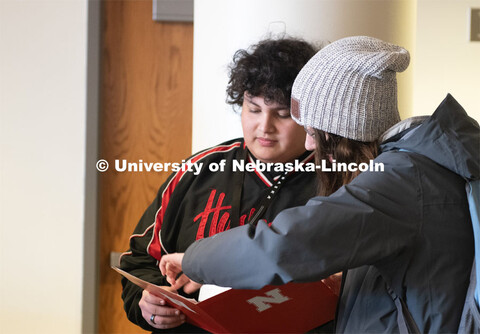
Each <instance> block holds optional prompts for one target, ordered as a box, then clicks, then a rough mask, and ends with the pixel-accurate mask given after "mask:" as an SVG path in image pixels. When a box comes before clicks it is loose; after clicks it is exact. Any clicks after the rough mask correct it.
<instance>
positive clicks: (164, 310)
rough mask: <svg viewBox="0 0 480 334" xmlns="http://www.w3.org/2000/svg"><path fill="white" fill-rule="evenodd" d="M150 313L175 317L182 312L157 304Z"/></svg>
mask: <svg viewBox="0 0 480 334" xmlns="http://www.w3.org/2000/svg"><path fill="white" fill-rule="evenodd" d="M152 313H153V314H156V315H158V316H162V317H166V318H176V317H179V316H181V315H182V314H183V313H182V312H181V311H180V310H177V309H176V308H174V307H171V306H157V307H155V308H154V309H153V311H152Z"/></svg>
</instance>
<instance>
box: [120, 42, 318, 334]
mask: <svg viewBox="0 0 480 334" xmlns="http://www.w3.org/2000/svg"><path fill="white" fill-rule="evenodd" d="M315 52H316V50H315V48H314V47H313V46H312V45H310V44H309V43H306V42H304V41H302V40H298V39H293V38H286V39H278V40H272V39H269V40H264V41H261V42H260V43H258V44H257V45H254V46H252V47H251V48H249V49H248V50H239V51H237V52H236V53H235V55H234V57H233V62H232V64H231V66H230V81H229V84H228V88H227V95H228V98H227V102H228V103H230V104H232V105H234V106H237V107H241V122H242V129H243V134H244V138H238V139H233V140H230V141H227V142H224V143H222V144H220V145H217V146H215V147H212V148H209V149H206V150H204V151H201V152H199V153H196V154H194V155H193V156H191V157H190V158H189V159H188V161H187V163H192V164H193V163H195V164H197V165H199V166H200V165H201V166H202V168H201V171H200V172H199V173H196V172H195V171H193V170H192V171H189V170H186V171H182V170H180V171H178V172H176V173H173V174H172V175H170V177H169V178H168V179H167V181H166V182H165V183H164V184H163V185H162V186H161V187H160V190H159V192H158V195H157V197H156V198H155V200H154V201H153V203H152V204H151V205H150V207H149V208H148V209H147V210H146V212H145V213H144V215H143V217H142V218H141V219H140V222H139V223H138V225H137V227H136V228H135V231H134V233H133V235H132V237H131V238H130V249H129V250H128V251H127V252H125V253H124V254H123V255H122V257H121V268H122V269H123V270H125V271H127V272H129V273H131V274H133V275H135V276H137V277H140V278H142V279H144V280H146V281H149V282H152V283H154V284H157V285H161V286H167V285H168V283H167V281H166V278H165V277H164V276H162V275H161V273H160V271H159V268H158V265H157V264H158V261H159V260H160V259H161V257H162V255H164V254H168V253H173V252H184V251H185V250H186V249H187V247H188V246H189V245H190V244H192V243H193V242H194V241H195V240H198V239H202V238H205V237H208V236H212V235H214V234H217V233H220V232H223V231H225V230H228V229H231V228H234V227H237V226H241V225H245V224H247V223H251V222H252V220H257V219H260V218H261V219H265V220H267V221H272V220H273V218H274V217H275V216H276V215H277V213H279V212H280V211H281V210H283V209H285V208H288V207H293V206H298V205H303V204H305V203H306V202H307V200H308V199H309V198H310V197H312V196H313V195H314V194H315V187H314V184H315V173H314V172H291V173H289V174H288V175H286V174H285V173H282V172H280V171H275V170H270V171H265V170H262V169H261V168H260V167H259V166H260V165H259V164H258V163H259V162H261V163H276V164H277V165H278V164H279V163H280V164H284V163H291V162H293V161H295V160H299V161H301V162H308V161H313V159H314V157H313V153H312V152H309V151H306V150H305V147H304V142H305V131H304V129H303V127H301V126H299V125H297V124H296V123H295V121H294V120H293V119H292V118H291V117H290V94H291V89H292V84H293V81H294V79H295V77H296V75H297V74H298V72H299V71H300V69H301V68H302V67H303V65H304V64H305V63H306V62H307V61H308V60H309V59H310V58H311V57H312V56H313V55H314V54H315ZM234 161H235V162H236V163H237V166H238V163H241V164H242V163H249V162H250V163H252V166H253V167H254V168H253V170H244V171H236V172H235V171H234V168H233V167H234ZM222 164H223V168H222V170H218V171H217V172H212V171H211V170H210V169H209V166H211V165H216V166H222ZM282 178H284V181H283V182H282V186H281V189H280V190H278V193H279V194H280V195H279V196H276V197H275V198H274V199H273V200H271V201H269V202H268V203H267V205H265V199H266V198H267V194H269V193H270V192H271V190H272V189H273V188H274V187H275V186H278V184H277V182H279V179H282ZM122 284H123V295H122V297H123V300H124V307H125V310H126V313H127V316H128V318H129V319H130V320H131V321H132V322H134V323H135V324H137V325H139V326H140V327H142V328H144V329H146V330H150V331H154V332H157V331H162V332H166V331H167V332H168V331H170V332H175V333H181V332H189V333H191V332H199V331H201V329H199V328H197V327H194V326H192V325H190V324H187V323H185V316H184V315H183V314H181V313H180V312H179V311H178V310H176V309H174V308H171V307H169V306H166V303H165V301H164V300H163V299H162V298H159V297H156V296H154V295H152V294H150V293H149V292H147V291H145V290H142V289H141V288H140V287H138V286H136V285H134V284H132V283H130V282H129V281H127V280H126V279H124V280H123V281H122ZM178 293H180V294H182V295H186V294H185V293H184V292H183V291H182V290H179V291H178ZM190 297H196V295H193V296H192V295H190Z"/></svg>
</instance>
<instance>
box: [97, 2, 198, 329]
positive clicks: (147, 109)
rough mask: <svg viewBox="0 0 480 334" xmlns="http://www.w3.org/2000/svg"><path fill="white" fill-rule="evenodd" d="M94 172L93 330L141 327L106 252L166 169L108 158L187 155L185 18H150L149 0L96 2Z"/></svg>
mask: <svg viewBox="0 0 480 334" xmlns="http://www.w3.org/2000/svg"><path fill="white" fill-rule="evenodd" d="M102 19H103V23H102V26H103V28H102V29H103V31H102V44H103V46H102V72H101V73H102V79H101V80H102V81H101V82H102V86H101V89H102V93H101V96H102V102H101V105H102V108H101V125H100V138H101V139H100V154H101V156H100V157H101V158H103V159H106V160H107V161H108V162H109V163H110V169H109V170H108V171H107V172H105V173H102V174H101V175H100V255H99V256H100V261H99V262H100V286H99V318H98V321H99V323H98V326H99V332H100V333H142V332H144V331H142V330H141V329H140V328H139V327H137V326H135V325H133V324H131V323H130V322H129V321H128V320H127V318H126V315H125V312H124V311H123V302H122V300H121V285H120V276H119V275H118V274H117V273H115V272H114V271H113V270H112V269H110V266H109V254H110V252H112V251H115V252H122V251H124V250H126V249H127V248H128V239H129V236H130V235H131V233H132V231H133V229H134V227H135V225H136V224H137V222H138V220H139V218H140V217H141V215H142V213H143V211H144V210H145V209H146V207H147V206H148V205H149V204H150V202H151V201H152V200H153V198H154V196H155V194H156V192H157V190H158V188H159V186H160V185H161V183H162V182H163V181H164V180H165V179H166V177H167V176H168V175H167V174H166V173H156V172H141V173H140V172H138V173H128V172H124V173H120V172H116V171H115V170H114V160H115V159H127V160H128V161H130V162H138V160H140V159H141V160H143V161H145V162H176V161H181V160H182V159H183V158H185V157H187V156H188V155H190V153H191V152H190V151H191V132H192V131H191V130H192V129H191V127H192V125H191V124H192V106H191V104H192V73H193V24H191V23H158V22H154V21H153V20H152V2H151V1H111V0H110V1H105V2H103V11H102Z"/></svg>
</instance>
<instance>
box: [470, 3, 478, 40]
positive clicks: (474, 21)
mask: <svg viewBox="0 0 480 334" xmlns="http://www.w3.org/2000/svg"><path fill="white" fill-rule="evenodd" d="M470 41H472V42H480V8H470Z"/></svg>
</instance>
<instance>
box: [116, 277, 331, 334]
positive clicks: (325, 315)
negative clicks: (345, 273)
mask: <svg viewBox="0 0 480 334" xmlns="http://www.w3.org/2000/svg"><path fill="white" fill-rule="evenodd" d="M113 269H115V270H116V271H117V272H119V273H120V274H122V275H123V276H125V277H126V278H127V279H128V280H130V281H131V282H133V283H134V284H136V285H138V286H139V287H141V288H143V289H144V290H147V291H148V292H150V293H152V294H154V295H157V296H159V297H163V298H165V300H166V303H167V304H168V305H170V306H172V307H175V308H176V309H179V310H181V311H182V312H183V314H185V316H186V317H187V322H189V323H191V324H193V325H195V326H198V327H201V328H203V329H205V330H207V331H209V332H212V333H305V332H307V331H308V330H310V329H313V328H316V327H318V326H320V325H323V324H325V323H327V322H328V321H330V320H333V318H334V316H335V309H336V305H337V299H338V296H337V295H335V294H334V293H333V291H332V290H330V289H329V288H328V287H327V286H326V285H325V284H324V283H323V282H321V281H319V282H312V283H288V284H285V285H278V286H273V285H268V286H265V287H264V288H263V289H260V290H234V289H231V290H228V291H225V292H222V293H220V294H218V295H216V296H214V297H211V298H209V299H207V300H204V301H201V302H197V301H195V300H193V299H188V298H185V297H183V296H180V295H178V294H176V293H173V292H170V291H168V290H166V289H163V288H162V287H160V286H158V285H155V284H152V283H148V282H146V281H144V280H142V279H140V278H138V277H135V276H133V275H131V274H129V273H127V272H125V271H123V270H121V269H119V268H116V267H113Z"/></svg>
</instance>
